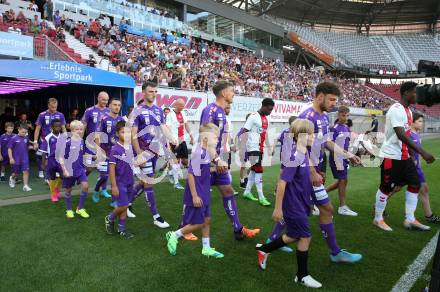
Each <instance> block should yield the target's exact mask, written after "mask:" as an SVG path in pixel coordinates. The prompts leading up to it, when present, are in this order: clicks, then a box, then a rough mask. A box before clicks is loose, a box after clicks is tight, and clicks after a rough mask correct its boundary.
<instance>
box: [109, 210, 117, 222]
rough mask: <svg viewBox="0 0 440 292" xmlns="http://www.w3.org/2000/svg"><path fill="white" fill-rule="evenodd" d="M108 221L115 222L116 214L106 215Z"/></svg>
mask: <svg viewBox="0 0 440 292" xmlns="http://www.w3.org/2000/svg"><path fill="white" fill-rule="evenodd" d="M108 219H109V220H110V222H115V219H116V214H115V213H113V212H111V213H110V215H108Z"/></svg>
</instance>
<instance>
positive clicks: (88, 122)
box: [81, 91, 109, 175]
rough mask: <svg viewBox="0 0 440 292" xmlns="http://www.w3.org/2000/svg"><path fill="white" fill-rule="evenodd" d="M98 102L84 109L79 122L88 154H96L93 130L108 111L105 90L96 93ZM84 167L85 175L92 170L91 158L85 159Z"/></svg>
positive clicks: (107, 97)
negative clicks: (82, 126) (82, 129)
mask: <svg viewBox="0 0 440 292" xmlns="http://www.w3.org/2000/svg"><path fill="white" fill-rule="evenodd" d="M97 99H98V102H97V103H96V105H94V106H92V107H89V108H87V109H86V110H85V112H84V114H83V116H82V118H81V122H82V123H83V125H84V128H85V133H86V137H85V140H86V153H87V154H90V155H95V154H96V145H95V144H94V141H95V134H94V133H95V132H97V131H98V130H99V125H100V122H101V118H102V117H103V116H104V115H105V114H106V113H108V112H109V109H108V108H107V104H108V100H109V96H108V93H107V92H105V91H101V92H100V93H98V98H97ZM86 167H87V175H89V174H90V172H92V170H93V168H94V167H95V166H94V163H93V162H92V160H90V159H88V160H87V161H86Z"/></svg>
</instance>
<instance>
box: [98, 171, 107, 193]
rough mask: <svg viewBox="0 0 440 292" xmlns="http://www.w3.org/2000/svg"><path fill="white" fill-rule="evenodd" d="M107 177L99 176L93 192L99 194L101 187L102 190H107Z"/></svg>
mask: <svg viewBox="0 0 440 292" xmlns="http://www.w3.org/2000/svg"><path fill="white" fill-rule="evenodd" d="M107 179H108V176H107V175H100V176H99V178H98V181H97V182H96V185H95V192H99V189H100V188H101V187H102V189H103V190H105V189H107Z"/></svg>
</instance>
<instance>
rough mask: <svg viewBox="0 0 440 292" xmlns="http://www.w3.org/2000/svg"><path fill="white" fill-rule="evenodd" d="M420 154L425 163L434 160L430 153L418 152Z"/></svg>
mask: <svg viewBox="0 0 440 292" xmlns="http://www.w3.org/2000/svg"><path fill="white" fill-rule="evenodd" d="M420 155H421V156H422V157H423V159H425V161H426V163H433V162H434V161H435V158H434V156H432V154H431V153H428V152H426V151H423V152H420Z"/></svg>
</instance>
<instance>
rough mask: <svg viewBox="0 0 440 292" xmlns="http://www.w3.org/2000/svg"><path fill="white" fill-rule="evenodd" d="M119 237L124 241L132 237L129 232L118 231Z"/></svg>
mask: <svg viewBox="0 0 440 292" xmlns="http://www.w3.org/2000/svg"><path fill="white" fill-rule="evenodd" d="M118 234H119V236H121V237H122V238H124V239H131V238H133V237H134V235H133V233H130V231H128V230H125V231H118Z"/></svg>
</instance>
